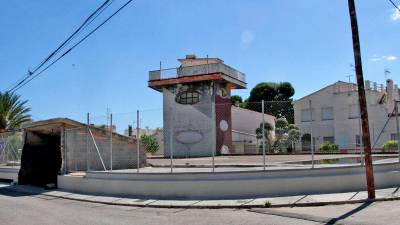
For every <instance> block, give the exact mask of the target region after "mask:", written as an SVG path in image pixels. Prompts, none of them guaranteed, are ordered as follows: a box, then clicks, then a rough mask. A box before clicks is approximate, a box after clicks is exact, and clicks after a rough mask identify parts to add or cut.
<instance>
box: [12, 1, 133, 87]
mask: <svg viewBox="0 0 400 225" xmlns="http://www.w3.org/2000/svg"><path fill="white" fill-rule="evenodd" d="M132 1H133V0H129V1H127V2H126V3H125V4H124V5H122V6H121V7H120V8H119V9H118V10H117V11H115V12H114V13H113V14H111V16H109V17H108V18H107V19H106V20H104V21H103V22H102V23H100V24H99V25H98V26H97V27H96V28H94V29H93V30H92V31H91V32H89V33H88V34H87V35H86V36H85V37H83V38H82V39H81V40H80V41H79V42H77V43H76V44H75V45H73V46H72V47H71V48H70V49H68V50H67V51H65V52H64V53H63V54H62V55H61V56H60V57H58V58H57V59H56V60H54V61H53V62H52V63H50V64H49V65H48V66H46V67H45V68H44V69H43V70H41V71H40V72H39V73H37V74H35V75H33V76H30V77H29V78H28V79H27V80H25V81H24V82H23V83H21V84H20V85H19V86H17V87H15V88H14V89H13V90H12V92H15V91H17V90H19V89H20V88H22V87H23V86H25V85H26V84H27V83H29V82H30V81H32V80H33V79H35V78H36V77H38V76H39V75H40V74H42V73H43V72H45V71H46V70H47V69H49V68H50V67H51V66H52V65H54V64H55V63H56V62H58V61H59V60H60V59H62V58H63V57H64V56H66V55H67V54H68V53H70V52H71V51H72V50H73V49H74V48H75V47H77V46H78V45H80V44H81V43H82V42H83V41H85V40H86V39H87V38H88V37H90V36H91V35H92V34H93V33H94V32H96V31H97V30H98V29H99V28H100V27H102V26H103V25H104V24H105V23H107V22H108V21H109V20H110V19H111V18H112V17H114V16H115V15H117V14H118V13H119V12H120V11H121V10H122V9H124V8H125V7H126V6H128V5H129V4H130V3H131V2H132Z"/></svg>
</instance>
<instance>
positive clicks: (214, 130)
mask: <svg viewBox="0 0 400 225" xmlns="http://www.w3.org/2000/svg"><path fill="white" fill-rule="evenodd" d="M207 58H208V56H207ZM207 66H208V64H207ZM215 104H216V103H215V82H213V83H212V104H211V120H212V121H211V124H212V127H211V131H212V138H213V139H214V141H213V143H212V147H211V154H212V172H213V173H214V172H215V150H216V148H217V131H216V130H217V123H216V115H215V112H216V110H215V106H216V105H215Z"/></svg>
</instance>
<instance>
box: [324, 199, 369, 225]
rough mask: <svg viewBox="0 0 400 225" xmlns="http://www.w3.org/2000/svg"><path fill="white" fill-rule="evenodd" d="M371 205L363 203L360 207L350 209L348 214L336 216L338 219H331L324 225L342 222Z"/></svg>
mask: <svg viewBox="0 0 400 225" xmlns="http://www.w3.org/2000/svg"><path fill="white" fill-rule="evenodd" d="M371 204H372V201H367V202H364V203H363V204H361V205H360V206H358V207H357V208H355V209H352V210H350V211H349V212H347V213H345V214H343V215H341V216H338V217H336V218H332V219H331V220H329V221H328V222H327V223H326V224H325V225H332V224H335V223H336V222H338V221H340V220H344V219H346V218H347V217H350V216H351V215H354V214H356V213H358V212H360V211H361V210H364V209H365V208H367V207H368V206H370V205H371Z"/></svg>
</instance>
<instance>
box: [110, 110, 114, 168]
mask: <svg viewBox="0 0 400 225" xmlns="http://www.w3.org/2000/svg"><path fill="white" fill-rule="evenodd" d="M112 137H113V115H112V113H111V114H110V170H111V171H112V170H113V142H112Z"/></svg>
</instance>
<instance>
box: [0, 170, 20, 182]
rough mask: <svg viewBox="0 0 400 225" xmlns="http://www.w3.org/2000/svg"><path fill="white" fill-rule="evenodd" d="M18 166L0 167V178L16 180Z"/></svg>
mask: <svg viewBox="0 0 400 225" xmlns="http://www.w3.org/2000/svg"><path fill="white" fill-rule="evenodd" d="M18 171H19V168H0V179H4V180H12V181H15V182H17V181H18Z"/></svg>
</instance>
